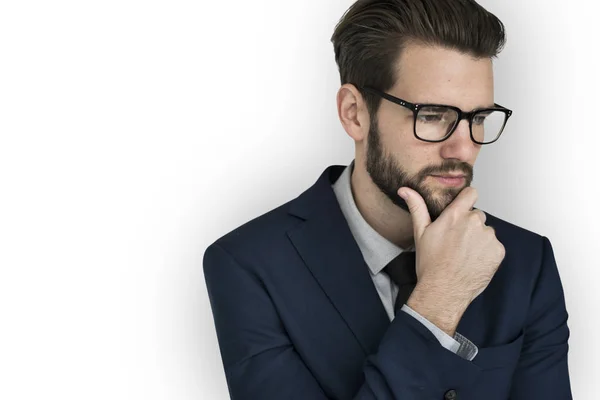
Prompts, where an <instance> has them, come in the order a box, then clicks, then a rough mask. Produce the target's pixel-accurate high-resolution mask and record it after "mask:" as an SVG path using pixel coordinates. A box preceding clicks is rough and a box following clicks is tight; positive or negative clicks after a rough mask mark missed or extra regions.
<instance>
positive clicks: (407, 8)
mask: <svg viewBox="0 0 600 400" xmlns="http://www.w3.org/2000/svg"><path fill="white" fill-rule="evenodd" d="M332 42H333V44H334V49H335V57H336V62H337V64H338V67H339V71H340V76H341V83H342V87H341V88H340V90H339V92H338V111H339V113H340V119H341V120H342V123H343V125H344V128H345V129H346V131H347V132H348V134H349V135H350V136H351V137H352V138H353V139H354V140H355V142H356V161H357V163H356V166H355V167H357V168H361V167H362V165H364V166H365V168H366V169H367V172H368V174H369V175H370V177H371V179H372V180H373V182H374V183H375V185H377V187H378V188H379V189H380V190H381V191H382V192H383V193H384V194H385V195H386V196H387V197H388V198H389V199H390V200H391V201H392V202H393V203H394V204H396V205H398V206H400V207H402V208H404V209H406V203H404V201H403V200H402V199H401V198H400V197H399V196H398V194H397V191H398V189H399V188H400V187H402V186H406V187H410V188H412V189H414V190H416V191H417V192H418V193H419V194H421V196H422V197H423V199H424V200H425V203H426V204H427V207H428V209H429V213H430V216H431V219H432V221H433V220H435V219H436V218H437V217H438V216H439V215H440V214H441V212H442V211H443V210H444V208H445V207H446V206H447V205H448V204H450V203H451V202H452V200H454V198H455V197H456V196H457V195H458V193H459V192H460V191H461V190H462V189H463V188H464V187H466V186H469V185H470V183H471V181H472V179H473V165H474V163H475V159H476V158H477V155H478V153H479V150H480V148H481V144H477V143H475V142H473V141H472V140H471V136H470V128H469V121H468V120H462V121H460V123H459V124H458V125H457V127H456V130H455V131H454V132H453V133H452V135H451V136H450V137H449V138H448V139H446V140H445V141H442V142H437V143H432V142H425V141H421V140H419V139H418V138H416V137H415V134H414V126H415V118H414V113H413V111H412V110H410V109H408V108H405V107H403V106H401V105H398V104H396V103H393V102H391V101H388V100H382V98H381V96H380V95H377V94H375V93H373V92H371V91H367V90H364V88H365V87H370V88H375V89H377V90H378V91H380V92H385V93H388V94H390V95H393V96H395V97H398V98H401V99H403V100H406V101H408V102H411V103H413V104H423V103H433V104H445V105H451V106H455V107H458V108H460V109H461V110H462V111H465V112H468V111H472V110H474V109H479V108H485V107H490V106H493V105H494V87H493V71H492V58H494V57H496V55H497V54H498V53H499V52H500V51H501V49H502V47H503V45H504V42H505V36H504V27H503V25H502V23H501V22H500V21H499V20H498V19H497V18H496V17H495V16H494V15H492V14H490V13H489V12H487V11H486V10H485V9H483V8H482V7H481V6H479V5H478V4H477V3H476V2H475V1H472V0H358V1H357V2H356V3H354V4H353V5H352V7H350V9H349V10H348V11H347V12H346V14H345V15H344V16H343V18H342V19H341V20H340V22H339V23H338V25H337V27H336V30H335V33H334V35H333V37H332ZM365 139H366V140H365ZM446 174H448V175H455V174H464V175H465V176H466V179H465V180H464V181H463V182H462V184H459V186H453V185H449V184H447V183H443V182H441V181H439V180H438V179H437V178H435V177H433V176H431V175H446Z"/></svg>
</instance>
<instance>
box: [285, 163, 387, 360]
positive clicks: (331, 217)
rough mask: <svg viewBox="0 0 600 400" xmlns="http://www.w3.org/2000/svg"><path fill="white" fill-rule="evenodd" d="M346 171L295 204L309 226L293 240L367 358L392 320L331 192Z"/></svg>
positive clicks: (330, 174) (325, 178)
mask: <svg viewBox="0 0 600 400" xmlns="http://www.w3.org/2000/svg"><path fill="white" fill-rule="evenodd" d="M344 168H345V166H342V165H332V166H329V167H327V169H325V171H323V173H322V174H321V176H320V177H319V178H318V179H317V181H316V183H315V184H314V185H313V186H311V187H310V188H309V189H307V190H306V191H305V192H304V193H302V194H301V195H300V196H299V197H298V198H296V199H295V200H293V201H292V202H291V203H290V207H289V210H288V212H289V213H290V214H292V215H295V216H297V217H299V218H301V219H303V220H304V222H303V223H302V224H300V225H298V226H297V227H295V228H293V229H291V230H290V231H288V236H289V238H290V240H291V241H292V243H293V245H294V246H295V247H296V250H297V251H298V253H299V254H300V256H301V257H302V259H303V260H304V263H305V264H306V266H307V267H308V268H309V269H310V270H311V272H312V274H313V276H314V277H315V279H316V280H317V281H318V282H319V284H320V286H321V287H322V289H323V290H324V291H325V293H326V294H327V296H328V297H329V299H330V300H331V302H332V303H333V305H334V306H335V308H336V309H337V310H338V312H339V313H340V314H341V316H342V317H343V319H344V320H345V321H346V323H347V324H348V326H349V328H350V329H351V330H352V331H353V332H354V334H355V336H356V337H357V340H358V341H359V343H360V344H361V345H362V347H363V349H364V350H365V353H366V354H371V353H373V352H375V351H376V350H377V346H378V344H379V341H380V339H381V337H382V336H383V334H384V333H385V331H386V329H387V328H388V326H389V324H390V321H389V318H388V316H387V314H386V312H385V309H384V307H383V304H382V303H381V299H380V298H379V295H378V293H377V290H376V289H375V286H374V284H373V281H372V279H371V276H370V274H369V269H368V266H367V265H366V263H365V260H364V258H363V256H362V253H361V251H360V249H359V247H358V245H357V243H356V241H355V240H354V237H353V236H352V233H351V231H350V229H349V227H348V223H347V221H346V219H345V217H344V215H343V213H342V211H341V209H340V206H339V203H338V201H337V198H336V196H335V193H334V191H333V188H332V187H331V185H332V184H333V183H334V182H335V181H336V180H337V179H338V178H339V177H340V175H341V174H342V172H343V171H344Z"/></svg>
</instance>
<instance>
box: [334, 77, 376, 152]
mask: <svg viewBox="0 0 600 400" xmlns="http://www.w3.org/2000/svg"><path fill="white" fill-rule="evenodd" d="M337 110H338V117H339V119H340V122H341V123H342V126H343V127H344V130H345V131H346V133H347V134H348V136H350V137H351V138H352V139H354V141H356V142H360V141H362V140H364V139H365V138H366V137H367V134H368V132H369V124H370V116H369V112H368V110H367V103H366V102H365V101H364V99H363V97H362V95H361V94H360V92H359V91H358V89H357V88H356V86H354V85H352V84H349V83H346V84H344V85H342V87H340V89H339V90H338V92H337Z"/></svg>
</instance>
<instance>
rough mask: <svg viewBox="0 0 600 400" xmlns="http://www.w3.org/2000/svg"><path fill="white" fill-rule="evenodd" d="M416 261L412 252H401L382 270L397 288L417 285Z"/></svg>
mask: <svg viewBox="0 0 600 400" xmlns="http://www.w3.org/2000/svg"><path fill="white" fill-rule="evenodd" d="M416 260H417V259H416V253H415V252H414V251H403V252H402V253H400V254H399V255H398V256H397V257H396V258H394V259H393V260H392V261H390V262H389V263H388V264H387V265H386V266H385V268H383V272H385V273H386V274H388V275H389V276H390V279H391V280H392V281H394V283H395V284H396V285H398V286H403V285H408V284H412V285H414V284H416V283H417V271H416Z"/></svg>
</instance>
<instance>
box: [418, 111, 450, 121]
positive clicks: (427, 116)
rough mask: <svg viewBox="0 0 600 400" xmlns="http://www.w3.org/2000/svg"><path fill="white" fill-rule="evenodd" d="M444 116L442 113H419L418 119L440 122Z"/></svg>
mask: <svg viewBox="0 0 600 400" xmlns="http://www.w3.org/2000/svg"><path fill="white" fill-rule="evenodd" d="M443 118H444V114H442V113H422V112H421V113H419V115H418V116H417V120H418V121H419V122H422V123H425V124H431V123H436V122H440V121H441V120H442V119H443Z"/></svg>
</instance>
